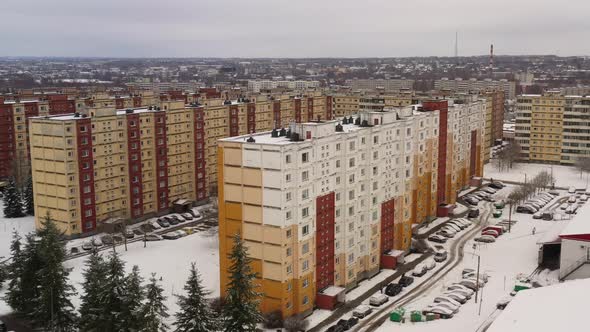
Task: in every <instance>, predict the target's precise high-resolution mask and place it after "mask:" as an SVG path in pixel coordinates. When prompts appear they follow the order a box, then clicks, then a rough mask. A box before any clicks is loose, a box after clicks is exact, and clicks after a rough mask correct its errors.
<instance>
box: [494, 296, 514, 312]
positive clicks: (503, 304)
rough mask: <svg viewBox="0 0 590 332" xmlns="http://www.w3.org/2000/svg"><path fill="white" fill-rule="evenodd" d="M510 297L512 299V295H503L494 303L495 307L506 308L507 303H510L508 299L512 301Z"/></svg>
mask: <svg viewBox="0 0 590 332" xmlns="http://www.w3.org/2000/svg"><path fill="white" fill-rule="evenodd" d="M512 299H513V297H512V296H506V297H503V298H502V299H501V300H500V301H498V303H496V308H498V309H500V310H504V309H505V308H506V306H507V305H508V303H510V301H512Z"/></svg>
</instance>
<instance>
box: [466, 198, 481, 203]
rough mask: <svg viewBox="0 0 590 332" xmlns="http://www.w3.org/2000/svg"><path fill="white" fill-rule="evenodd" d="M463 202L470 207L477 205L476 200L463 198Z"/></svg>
mask: <svg viewBox="0 0 590 332" xmlns="http://www.w3.org/2000/svg"><path fill="white" fill-rule="evenodd" d="M464 200H465V202H467V203H469V204H471V205H477V203H479V201H478V200H476V199H474V198H472V197H465V199H464Z"/></svg>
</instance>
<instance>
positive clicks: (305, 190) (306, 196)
mask: <svg viewBox="0 0 590 332" xmlns="http://www.w3.org/2000/svg"><path fill="white" fill-rule="evenodd" d="M308 198H309V189H304V190H303V192H302V193H301V199H308Z"/></svg>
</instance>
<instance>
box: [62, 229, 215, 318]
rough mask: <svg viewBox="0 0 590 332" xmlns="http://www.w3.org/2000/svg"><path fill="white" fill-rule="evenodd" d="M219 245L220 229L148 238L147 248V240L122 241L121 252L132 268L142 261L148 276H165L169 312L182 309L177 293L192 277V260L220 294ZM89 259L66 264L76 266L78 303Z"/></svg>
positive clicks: (73, 276) (208, 285) (73, 274)
mask: <svg viewBox="0 0 590 332" xmlns="http://www.w3.org/2000/svg"><path fill="white" fill-rule="evenodd" d="M218 247H219V241H218V236H217V232H214V231H212V230H210V231H205V232H200V233H196V234H193V235H189V236H186V237H183V238H180V239H177V240H165V241H158V242H148V243H147V248H144V247H143V242H134V243H131V244H129V245H128V251H125V250H124V248H123V246H122V245H119V246H118V247H117V253H119V254H120V255H121V258H122V259H123V260H124V261H125V263H126V266H125V267H126V269H127V271H128V272H129V271H131V268H132V267H133V265H138V266H139V268H140V269H141V274H142V276H143V277H144V278H145V279H147V278H149V277H150V276H151V274H152V273H156V275H157V276H158V277H162V285H163V286H164V293H165V295H166V297H167V300H166V305H167V306H168V309H169V313H174V312H176V311H177V310H178V306H177V305H176V297H175V296H174V294H179V293H180V292H182V291H183V290H182V287H183V286H184V283H185V282H186V279H187V278H188V272H189V268H190V265H191V263H192V262H195V263H196V265H197V269H198V270H199V272H200V273H201V277H202V279H203V283H204V286H205V287H206V288H207V289H208V290H209V291H211V294H210V297H215V296H219V251H218ZM111 252H112V251H110V250H105V251H101V253H102V254H103V255H109V254H110V253H111ZM87 259H88V256H85V257H80V258H76V259H72V260H69V261H67V262H66V266H67V267H70V268H72V272H71V274H70V279H71V280H72V282H73V284H74V285H75V287H76V289H77V290H78V295H77V296H76V298H75V299H73V303H74V305H75V306H78V305H79V304H80V300H79V296H80V293H81V291H82V287H81V283H82V281H83V280H84V279H83V275H82V273H83V271H84V269H85V265H84V264H85V262H86V260H87Z"/></svg>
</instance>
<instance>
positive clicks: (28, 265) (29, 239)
mask: <svg viewBox="0 0 590 332" xmlns="http://www.w3.org/2000/svg"><path fill="white" fill-rule="evenodd" d="M21 259H22V263H21V264H22V270H21V271H20V276H19V285H18V295H19V299H18V300H17V303H16V304H17V306H16V307H13V308H14V309H15V310H16V311H17V312H19V313H21V314H25V315H27V316H30V317H31V318H33V317H32V316H33V313H34V312H35V309H36V305H37V304H36V303H37V300H38V299H39V297H40V296H41V294H40V290H41V274H40V273H39V270H40V269H41V268H43V260H42V258H41V253H40V248H39V241H38V239H37V237H36V235H35V234H33V233H29V234H27V235H26V236H25V245H24V247H23V250H22V256H21Z"/></svg>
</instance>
